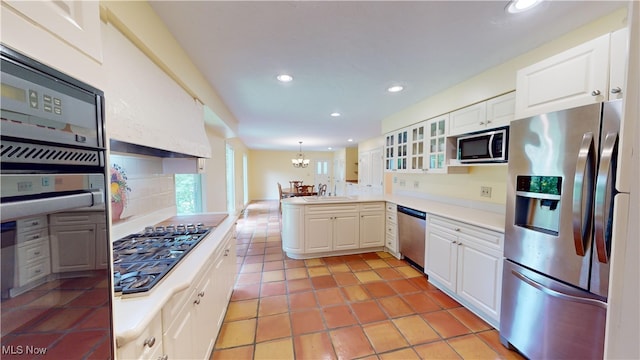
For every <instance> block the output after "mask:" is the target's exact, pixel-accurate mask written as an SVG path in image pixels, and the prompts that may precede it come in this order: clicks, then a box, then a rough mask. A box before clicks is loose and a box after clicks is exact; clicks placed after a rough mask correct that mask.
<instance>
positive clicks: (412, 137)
mask: <svg viewBox="0 0 640 360" xmlns="http://www.w3.org/2000/svg"><path fill="white" fill-rule="evenodd" d="M426 136H427V122H426V121H425V122H422V123H420V124H418V125H415V126H413V127H412V128H411V129H410V132H409V147H410V154H411V155H410V160H409V170H411V171H422V170H424V169H426V168H427V161H426V158H427V149H426V145H425V139H426Z"/></svg>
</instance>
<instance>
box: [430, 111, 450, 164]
mask: <svg viewBox="0 0 640 360" xmlns="http://www.w3.org/2000/svg"><path fill="white" fill-rule="evenodd" d="M448 126H449V114H446V115H443V116H441V117H437V118H434V119H431V120H428V121H427V131H428V132H427V141H428V143H427V152H428V154H429V158H428V159H429V163H428V164H427V167H428V170H429V171H430V172H436V173H437V172H445V171H446V169H445V168H446V166H447V163H446V151H447V127H448Z"/></svg>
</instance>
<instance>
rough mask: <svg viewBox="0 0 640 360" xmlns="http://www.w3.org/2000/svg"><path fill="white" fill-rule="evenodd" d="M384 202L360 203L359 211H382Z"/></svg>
mask: <svg viewBox="0 0 640 360" xmlns="http://www.w3.org/2000/svg"><path fill="white" fill-rule="evenodd" d="M384 210H385V207H384V203H364V204H360V211H384Z"/></svg>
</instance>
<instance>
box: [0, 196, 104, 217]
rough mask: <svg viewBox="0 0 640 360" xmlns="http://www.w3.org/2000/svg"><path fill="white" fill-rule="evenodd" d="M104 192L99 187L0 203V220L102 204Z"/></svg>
mask: <svg viewBox="0 0 640 360" xmlns="http://www.w3.org/2000/svg"><path fill="white" fill-rule="evenodd" d="M103 199H104V194H103V192H102V190H100V189H91V190H82V191H81V192H79V193H77V194H71V195H67V194H65V195H62V196H53V197H46V198H41V199H30V200H24V201H16V202H9V203H3V204H0V213H1V214H2V221H3V222H4V221H8V220H15V219H20V218H24V217H28V216H34V215H40V214H50V213H54V212H58V211H65V210H71V209H76V208H83V207H93V206H98V205H102V204H104V200H103Z"/></svg>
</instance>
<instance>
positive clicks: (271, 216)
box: [211, 201, 522, 360]
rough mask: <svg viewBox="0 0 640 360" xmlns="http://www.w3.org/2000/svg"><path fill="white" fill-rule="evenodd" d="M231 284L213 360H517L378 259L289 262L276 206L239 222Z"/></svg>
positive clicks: (268, 204)
mask: <svg viewBox="0 0 640 360" xmlns="http://www.w3.org/2000/svg"><path fill="white" fill-rule="evenodd" d="M237 256H238V257H237V264H238V279H237V283H236V286H235V289H234V292H233V295H232V298H231V302H230V303H229V308H228V309H227V314H226V317H225V320H224V323H223V325H222V328H221V330H220V333H219V335H218V339H217V341H216V344H215V348H214V351H213V353H212V355H211V359H215V360H218V359H233V360H238V359H278V360H279V359H501V358H502V359H522V357H521V356H520V355H518V354H517V353H514V352H512V351H509V350H507V349H506V348H504V347H503V346H502V345H501V344H500V341H499V335H498V332H497V331H496V330H495V329H493V328H492V327H491V326H490V325H488V324H487V323H486V322H484V321H483V320H481V319H480V318H478V317H477V316H476V315H474V314H473V313H471V312H470V311H468V310H467V309H466V308H464V307H462V306H461V305H460V304H459V303H457V302H456V301H455V300H453V299H451V298H450V297H449V296H447V295H446V294H445V293H443V292H442V291H440V290H438V289H437V288H435V287H433V286H432V285H431V284H429V283H428V282H427V280H426V278H425V276H424V275H423V274H421V273H420V272H419V271H416V270H415V269H414V268H412V267H410V266H409V265H408V264H407V263H406V262H404V261H402V260H398V259H395V258H394V257H392V256H391V255H389V254H387V253H385V252H378V253H366V254H359V255H347V256H334V257H325V258H319V259H308V260H294V259H290V258H288V257H287V256H286V255H284V253H283V252H282V242H281V239H280V213H279V211H278V203H277V202H276V201H262V202H255V203H252V204H250V205H249V206H248V207H247V209H246V210H245V213H244V215H243V216H242V217H241V219H240V220H239V221H238V246H237Z"/></svg>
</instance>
